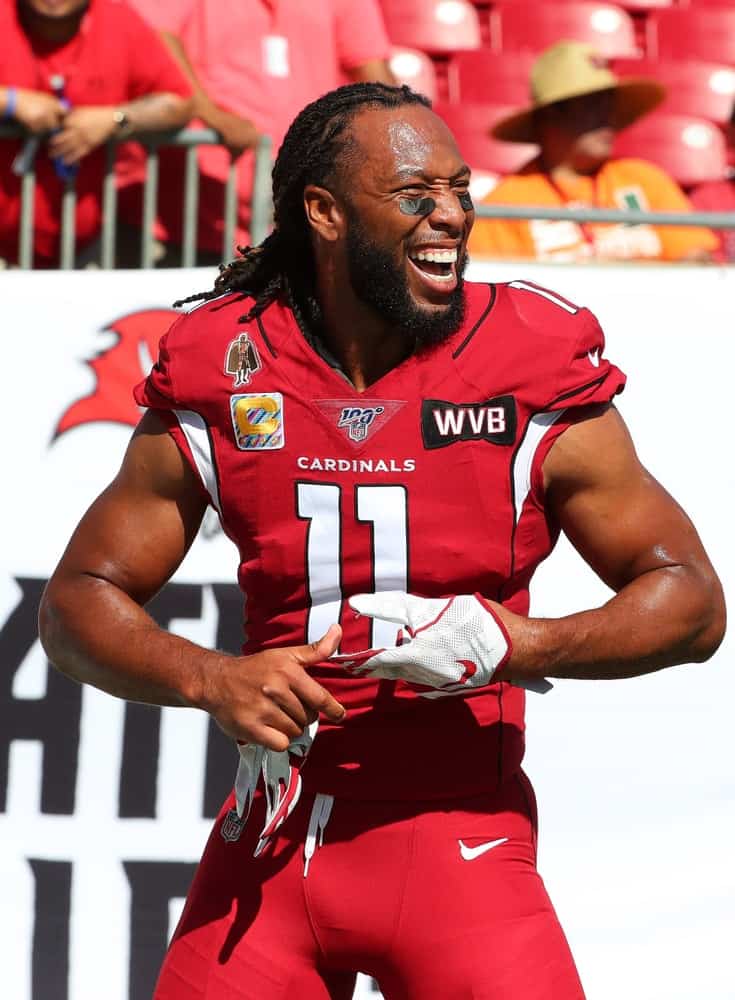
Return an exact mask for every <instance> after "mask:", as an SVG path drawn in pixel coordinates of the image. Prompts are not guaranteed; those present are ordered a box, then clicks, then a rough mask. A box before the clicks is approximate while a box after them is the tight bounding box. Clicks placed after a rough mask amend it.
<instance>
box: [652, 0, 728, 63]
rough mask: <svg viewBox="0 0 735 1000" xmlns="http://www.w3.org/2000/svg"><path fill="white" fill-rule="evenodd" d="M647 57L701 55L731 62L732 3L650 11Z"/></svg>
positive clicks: (703, 57) (669, 57)
mask: <svg viewBox="0 0 735 1000" xmlns="http://www.w3.org/2000/svg"><path fill="white" fill-rule="evenodd" d="M646 50H647V52H648V56H649V58H651V59H663V58H667V59H703V60H705V61H708V62H719V63H732V64H735V6H732V7H730V8H729V9H727V10H726V9H724V8H721V7H677V8H672V9H670V10H659V11H654V12H653V13H652V14H651V15H650V16H649V18H648V20H647V22H646Z"/></svg>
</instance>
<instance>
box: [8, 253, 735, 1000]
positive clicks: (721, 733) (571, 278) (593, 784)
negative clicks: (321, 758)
mask: <svg viewBox="0 0 735 1000" xmlns="http://www.w3.org/2000/svg"><path fill="white" fill-rule="evenodd" d="M471 273H472V276H473V277H474V278H476V279H477V280H510V279H512V278H526V279H528V280H531V281H535V282H538V283H539V284H542V285H546V286H548V287H551V288H554V289H556V290H558V291H559V292H561V293H562V294H563V295H565V296H567V297H568V298H570V299H572V300H573V301H575V302H578V303H581V304H585V305H589V306H590V307H591V308H593V309H594V310H595V311H596V312H597V314H598V316H599V318H600V320H601V322H602V325H603V328H604V329H605V330H606V333H607V342H608V347H607V354H608V356H609V357H610V358H611V359H613V360H614V361H615V362H616V363H617V364H619V365H620V366H621V367H622V368H623V369H624V370H625V371H626V372H627V373H628V375H629V385H628V388H627V389H626V391H625V393H624V394H623V396H622V397H621V398H620V400H619V407H620V410H621V412H622V413H623V415H624V417H625V418H626V420H627V421H628V423H629V424H630V426H631V428H632V430H633V434H634V438H635V440H636V443H637V445H638V448H639V451H640V454H641V456H642V458H643V460H644V462H645V463H646V464H647V465H648V467H649V468H650V469H651V470H652V472H653V473H654V474H655V475H656V476H657V477H658V478H659V479H661V480H662V481H663V482H664V484H665V485H666V486H667V487H668V488H669V490H670V491H671V492H672V493H673V494H674V496H676V498H677V499H678V500H679V501H680V502H681V503H682V505H683V506H684V507H685V508H686V510H687V511H688V512H689V513H690V514H691V515H692V517H693V518H694V520H695V522H696V524H697V526H698V528H699V530H700V533H701V534H702V536H703V538H704V541H705V543H706V545H707V546H708V549H709V551H710V553H711V555H712V557H713V559H714V562H715V564H716V566H717V568H718V569H719V571H720V573H721V575H722V578H723V580H724V583H725V587H726V589H727V590H728V591H729V592H732V589H733V585H734V584H735V543H734V540H733V528H732V523H733V521H732V517H733V515H732V510H733V500H734V499H735V490H734V489H733V479H734V478H735V471H734V468H735V465H734V463H733V449H732V443H731V427H730V425H731V422H732V398H733V397H732V382H733V370H734V369H735V323H734V322H733V320H734V317H735V307H734V304H733V303H734V300H735V295H734V293H735V271H734V270H727V269H715V268H713V269H698V268H688V267H680V268H679V267H677V268H665V267H658V266H649V267H640V268H636V267H630V268H621V269H594V270H591V269H590V270H587V269H582V268H576V267H563V268H552V267H541V266H533V265H514V266H512V267H509V266H508V265H503V266H490V265H483V266H476V267H474V269H473V271H472V272H471ZM212 276H213V272H212V271H211V270H208V269H207V270H199V271H168V272H166V271H159V272H152V271H151V272H139V271H137V272H118V273H104V272H86V273H78V272H76V273H59V272H56V273H46V274H44V273H32V272H5V273H4V274H3V275H2V276H1V277H0V283H1V288H2V294H1V301H2V314H3V327H4V330H3V354H4V359H5V361H4V364H3V367H2V375H1V376H0V377H1V378H2V380H3V384H2V414H3V420H2V426H1V429H0V434H2V456H3V463H4V468H5V475H4V482H5V487H4V490H3V517H2V521H1V522H0V523H1V526H2V527H1V530H2V540H1V545H0V552H2V557H1V558H2V572H0V657H1V662H2V672H1V673H0V845H1V847H2V850H0V886H2V891H1V892H0V996H2V997H3V998H6V1000H99V998H100V997H102V996H104V998H105V1000H148V998H149V997H150V990H151V985H152V981H153V977H154V976H155V971H156V968H157V966H158V963H159V962H160V958H161V954H162V951H163V948H164V947H165V942H166V939H167V937H168V935H169V933H170V930H171V928H172V926H173V924H174V923H175V920H176V917H177V914H178V912H179V910H180V906H181V897H182V896H183V894H184V893H185V891H186V887H187V885H188V882H189V880H190V878H191V875H192V871H193V867H194V864H195V862H196V859H197V858H198V856H199V854H200V851H201V849H202V846H203V844H204V840H205V838H206V836H207V833H208V829H209V826H210V822H211V819H210V817H211V816H212V815H213V813H214V811H215V810H216V808H217V805H218V802H219V799H220V797H221V796H222V795H223V794H224V793H225V791H226V790H227V788H228V785H229V782H230V781H231V779H232V777H233V774H234V764H235V754H234V752H233V751H232V749H231V748H230V747H229V745H228V744H227V741H226V740H225V739H224V737H223V736H222V735H221V734H220V733H219V731H218V730H216V729H215V728H214V727H213V726H209V725H208V724H207V719H206V718H205V717H204V716H203V715H201V714H199V713H196V712H193V711H185V710H168V709H167V710H164V711H162V712H159V711H158V710H156V709H152V708H148V707H142V706H126V705H125V704H123V703H122V702H120V701H117V700H115V699H113V698H109V697H107V696H106V695H103V694H101V693H100V692H98V691H95V690H93V689H91V688H89V689H84V690H82V689H81V688H79V687H77V686H76V685H74V684H72V683H71V682H68V681H67V680H65V679H64V678H62V677H61V676H60V675H58V674H57V673H56V672H55V671H53V670H49V668H48V664H47V661H46V659H45V656H44V655H43V653H42V651H41V648H40V646H39V643H38V641H37V634H36V610H37V604H38V598H39V595H40V591H41V588H42V586H43V583H44V581H45V580H46V579H47V577H48V575H49V573H50V572H51V570H52V569H53V566H54V565H55V562H56V560H57V559H58V557H59V555H60V553H61V551H62V549H63V546H64V544H65V542H66V540H67V538H68V536H69V534H70V532H71V530H72V529H73V527H74V525H75V523H76V521H77V520H78V517H79V516H80V514H81V513H82V511H83V510H84V508H85V507H86V505H87V504H88V503H89V502H90V501H91V500H92V498H93V497H94V496H95V495H96V494H97V492H98V491H99V490H100V489H101V488H102V486H104V484H105V483H106V482H107V481H108V480H109V479H110V478H111V477H112V476H113V475H114V473H115V471H116V470H117V467H118V465H119V462H120V459H121V457H122V453H123V450H124V448H125V444H126V441H127V439H128V437H129V434H130V429H131V426H132V423H133V422H134V421H135V420H136V418H137V412H136V409H135V407H134V406H133V404H132V403H131V402H130V401H129V396H128V389H129V385H130V383H131V382H133V381H136V380H137V379H138V378H139V377H142V373H143V369H144V368H145V366H146V365H148V364H150V357H151V354H152V353H154V352H155V342H156V340H157V337H158V335H159V334H160V332H162V330H163V328H164V327H165V325H166V324H167V323H168V322H169V319H170V317H171V316H172V315H173V313H172V312H171V311H170V303H171V302H172V301H173V300H174V299H175V298H177V297H178V296H180V295H185V294H187V293H189V292H190V291H193V290H196V289H200V288H206V287H209V285H210V283H211V280H212ZM212 527H213V526H212V525H211V524H209V525H206V524H205V529H206V528H209V530H205V531H203V533H202V535H201V536H200V538H199V539H198V540H197V542H196V543H195V545H194V547H193V549H192V551H191V553H190V555H189V556H188V557H187V559H186V562H185V563H184V565H183V566H182V568H181V570H180V571H179V573H178V574H177V576H176V578H175V581H174V582H173V583H172V584H171V585H170V586H169V587H168V588H167V589H166V590H165V591H164V592H163V594H162V595H160V596H159V598H157V599H156V601H155V602H154V605H155V606H154V608H153V611H154V614H155V615H156V617H157V619H158V620H159V621H160V622H161V623H162V624H164V625H166V626H167V627H169V628H171V629H172V630H173V631H176V632H179V633H181V634H183V635H186V636H188V637H190V638H191V639H193V640H196V641H198V642H201V643H204V644H215V643H216V644H218V645H220V646H229V647H230V648H236V646H237V643H238V640H239V614H240V608H239V600H238V595H237V591H236V588H235V584H234V580H235V566H236V561H235V558H234V550H233V549H232V547H231V546H230V544H229V542H227V541H226V540H225V539H224V538H223V536H222V535H221V534H217V533H216V531H213V530H212ZM607 596H608V592H607V591H606V589H605V587H604V586H603V585H602V584H600V583H599V581H597V580H596V579H595V577H594V576H593V575H592V573H591V572H590V571H589V570H588V569H587V568H586V567H585V566H584V565H583V564H582V562H581V560H580V559H579V558H578V557H577V556H576V555H575V554H574V553H573V552H572V551H571V549H570V547H569V546H568V545H566V544H561V545H560V546H559V547H558V549H557V551H556V552H555V553H554V554H553V556H552V557H551V559H550V560H549V561H548V563H547V564H546V565H545V566H543V567H542V569H541V571H540V572H539V574H538V578H537V581H536V584H535V587H534V592H533V613H535V614H539V615H546V616H548V615H558V614H563V613H565V612H568V611H573V610H577V609H581V608H585V607H589V606H593V605H598V604H600V603H602V602H604V601H605V600H606V598H607ZM732 649H733V642H732V639H727V640H726V641H725V644H724V645H723V647H722V649H721V650H720V651H719V653H718V654H717V656H716V657H715V658H714V660H713V661H711V662H710V663H708V664H706V665H699V666H687V667H679V668H676V669H673V670H670V671H667V672H665V673H662V674H657V675H652V676H649V677H644V678H640V679H636V680H630V681H617V682H613V683H607V684H604V683H582V682H576V681H566V682H564V681H562V682H558V683H557V684H556V686H555V689H554V691H552V692H551V693H550V694H548V695H546V696H543V697H540V696H533V695H532V696H529V707H528V754H527V759H526V767H527V770H528V772H529V774H530V776H531V778H532V780H533V782H534V784H535V786H536V790H537V794H538V798H539V804H540V813H541V834H540V868H541V871H542V874H543V875H544V878H545V880H546V883H547V886H548V888H549V890H550V893H551V895H552V898H553V899H554V901H555V903H556V906H557V909H558V911H559V914H560V917H561V919H562V922H563V924H564V926H565V929H566V931H567V934H568V937H569V939H570V941H571V944H572V948H573V950H574V953H575V955H576V958H577V962H578V964H579V967H580V972H581V974H582V978H583V981H584V983H585V986H586V989H587V992H588V996H589V997H590V1000H620V998H621V997H625V1000H726V998H730V1000H732V998H733V997H734V996H735V974H734V973H733V969H732V960H731V950H732V945H733V941H735V863H734V862H733V856H734V855H735V852H734V851H733V844H735V805H734V803H735V788H734V784H735V782H734V781H733V771H734V768H733V760H734V759H735V748H734V745H733V736H732V733H733V725H732V721H731V717H732V713H733V706H735V679H734V677H735V674H734V672H733V665H732ZM482 947H492V942H483V944H482ZM358 994H359V995H360V996H363V997H367V996H368V995H375V994H371V992H370V986H369V984H368V982H367V980H365V981H362V982H361V984H360V986H359V988H358ZM264 1000H265V998H264ZM416 1000H420V998H416Z"/></svg>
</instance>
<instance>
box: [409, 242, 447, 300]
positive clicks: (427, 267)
mask: <svg viewBox="0 0 735 1000" xmlns="http://www.w3.org/2000/svg"><path fill="white" fill-rule="evenodd" d="M457 258H458V253H457V248H456V247H452V248H451V249H445V250H442V249H439V248H438V247H437V248H430V247H429V248H426V249H425V250H416V251H414V252H413V253H410V254H409V255H408V259H409V261H410V262H411V266H412V267H413V269H414V271H415V272H416V273H417V274H418V275H419V277H420V278H421V279H422V283H424V284H426V285H427V286H428V287H430V288H432V289H433V290H436V289H437V288H438V287H441V288H442V290H443V291H447V292H450V291H453V290H454V288H456V285H457Z"/></svg>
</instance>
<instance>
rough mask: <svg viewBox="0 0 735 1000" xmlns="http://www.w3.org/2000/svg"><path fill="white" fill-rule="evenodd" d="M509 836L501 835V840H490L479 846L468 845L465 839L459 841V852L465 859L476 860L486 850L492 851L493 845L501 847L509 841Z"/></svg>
mask: <svg viewBox="0 0 735 1000" xmlns="http://www.w3.org/2000/svg"><path fill="white" fill-rule="evenodd" d="M507 839H508V838H507V837H501V838H500V840H488V841H486V843H484V844H478V845H477V847H468V846H467V844H465V843H464V841H462V840H460V841H459V853H460V854H461V855H462V857H463V858H464V860H465V861H474V860H475V858H479V857H480V855H481V854H484V853H485V851H492V849H493V847H500V845H501V844H504V843H505V842H506V841H507Z"/></svg>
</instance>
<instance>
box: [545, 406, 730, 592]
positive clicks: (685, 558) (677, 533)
mask: <svg viewBox="0 0 735 1000" xmlns="http://www.w3.org/2000/svg"><path fill="white" fill-rule="evenodd" d="M544 481H545V487H546V496H547V503H548V506H549V507H550V509H551V511H552V512H553V514H554V515H555V516H556V517H557V519H558V521H559V523H560V525H561V528H562V530H563V531H564V533H565V534H566V535H567V536H568V537H569V539H570V541H571V542H572V544H573V545H574V546H575V548H576V549H577V550H578V551H579V552H580V554H581V555H582V557H583V558H584V559H585V560H586V561H587V562H588V563H589V565H590V566H591V567H592V568H593V569H594V570H595V572H597V573H598V575H599V576H600V577H601V578H602V579H603V580H604V581H605V582H606V583H607V584H608V585H609V586H610V587H612V588H613V589H614V590H619V589H620V588H621V587H622V586H624V585H625V584H626V583H628V582H629V581H630V580H632V579H634V578H635V577H637V576H639V575H640V574H641V573H645V572H647V571H649V570H651V569H655V568H659V567H661V566H677V565H683V566H688V567H690V568H692V569H697V570H699V571H701V572H705V573H707V574H709V573H711V572H712V569H711V566H710V564H709V560H708V559H707V556H706V554H705V552H704V550H703V548H702V544H701V542H700V540H699V537H698V535H697V533H696V531H695V529H694V526H693V525H692V523H691V521H690V520H689V518H688V517H687V515H686V514H685V513H684V511H683V510H682V509H681V507H680V506H679V505H678V504H677V503H676V501H675V500H674V499H673V498H672V497H671V496H670V495H669V494H668V493H667V492H666V490H665V489H664V488H663V486H661V484H660V483H658V482H657V481H656V479H654V477H653V476H652V475H651V474H650V473H649V472H648V471H647V470H646V469H645V468H644V466H643V465H642V464H641V462H640V461H639V459H638V456H637V454H636V451H635V448H634V446H633V442H632V440H631V437H630V434H629V433H628V429H627V427H626V425H625V423H624V421H623V419H622V417H621V416H620V414H619V413H618V411H617V410H616V409H615V407H614V406H606V407H598V408H594V409H591V410H590V411H589V413H588V414H587V415H586V416H585V418H584V419H581V420H579V421H578V422H577V423H575V424H573V425H572V426H571V427H569V428H568V429H567V430H566V431H565V432H564V433H563V434H562V435H561V436H560V437H559V439H558V440H557V441H556V442H555V444H554V446H553V447H552V449H551V451H550V452H549V455H548V456H547V459H546V462H545V463H544Z"/></svg>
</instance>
